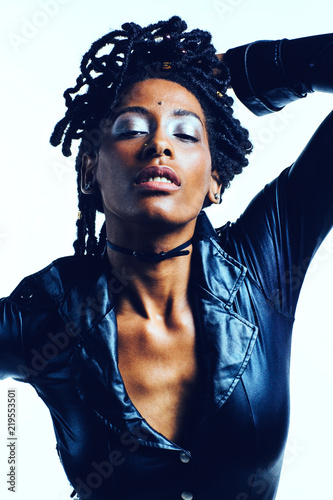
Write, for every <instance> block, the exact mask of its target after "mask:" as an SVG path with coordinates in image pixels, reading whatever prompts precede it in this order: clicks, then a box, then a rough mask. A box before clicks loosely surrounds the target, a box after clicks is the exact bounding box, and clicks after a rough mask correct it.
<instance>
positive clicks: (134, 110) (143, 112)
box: [112, 106, 204, 127]
mask: <svg viewBox="0 0 333 500" xmlns="http://www.w3.org/2000/svg"><path fill="white" fill-rule="evenodd" d="M125 113H138V114H140V115H144V116H148V115H149V111H148V109H146V108H143V107H141V106H126V107H125V108H122V109H119V110H118V111H115V113H114V115H113V117H112V118H113V120H116V119H117V118H118V117H119V116H121V115H123V114H125ZM172 114H173V116H193V117H194V118H196V119H197V120H199V122H200V123H201V125H202V126H203V127H204V124H203V122H202V120H201V118H200V116H199V115H197V114H196V113H193V111H188V110H186V109H175V110H174V111H173V113H172Z"/></svg>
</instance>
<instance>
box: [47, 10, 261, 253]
mask: <svg viewBox="0 0 333 500" xmlns="http://www.w3.org/2000/svg"><path fill="white" fill-rule="evenodd" d="M186 29H187V25H186V23H185V22H184V21H183V20H181V19H180V18H179V17H176V16H174V17H172V18H171V19H169V20H168V21H160V22H158V23H156V24H151V25H149V26H147V27H141V26H139V25H138V24H135V23H126V24H124V25H123V26H122V30H116V31H112V32H110V33H108V34H106V35H105V36H103V37H102V38H100V39H99V40H97V41H96V42H94V43H93V44H92V46H91V48H90V50H89V51H88V52H87V53H86V54H85V55H84V56H83V58H82V62H81V74H80V75H79V77H78V78H77V80H76V85H75V86H74V87H71V88H68V89H67V90H66V91H65V92H64V97H65V101H66V106H67V112H66V114H65V116H64V118H63V119H62V120H60V121H59V122H58V123H57V124H56V126H55V128H54V131H53V133H52V135H51V139H50V142H51V144H52V145H53V146H58V145H59V144H60V143H61V142H62V152H63V154H64V155H65V156H70V155H71V145H72V141H73V140H74V139H80V140H81V142H80V146H79V152H78V155H77V158H76V170H77V189H78V198H79V202H78V205H79V217H78V220H77V239H76V241H75V242H74V249H75V254H77V255H83V254H84V253H87V254H88V255H98V254H100V253H101V252H102V250H103V248H104V244H105V228H104V227H103V228H102V231H101V234H100V236H99V240H97V238H96V235H95V219H96V211H97V210H98V211H102V210H103V208H102V205H101V199H100V195H99V193H95V194H94V195H85V194H84V193H82V191H81V162H82V155H83V154H84V153H86V154H91V155H94V154H96V153H97V152H98V148H99V145H100V144H101V140H102V137H103V132H102V130H103V121H104V120H105V118H106V117H107V116H108V115H110V112H111V110H112V109H113V108H114V107H115V106H116V105H117V104H118V103H119V100H120V98H121V96H122V94H123V93H124V92H125V91H126V88H128V87H129V86H130V85H132V84H134V83H136V82H138V81H142V80H146V79H149V78H163V79H167V80H171V81H174V82H176V83H179V84H180V85H182V86H183V87H185V88H187V89H188V90H189V91H190V92H192V93H193V94H194V95H195V96H196V98H197V99H198V100H199V102H200V104H201V106H202V108H203V111H204V113H205V116H206V122H207V131H208V138H209V146H210V152H211V157H212V165H213V169H215V170H216V171H217V172H218V174H219V176H220V179H221V182H222V189H224V188H226V187H228V186H229V184H230V181H231V180H232V179H233V178H234V176H235V174H239V173H241V171H242V169H243V167H245V166H246V165H247V164H248V160H247V158H246V157H245V156H246V155H247V154H248V153H250V152H251V149H252V145H251V143H250V141H249V139H248V131H247V130H246V129H244V128H243V127H241V125H240V123H239V121H238V120H237V119H236V118H234V116H233V110H232V107H231V106H232V103H233V99H232V98H231V97H230V96H228V95H227V94H226V91H227V88H228V85H229V82H230V76H229V72H228V68H227V67H226V65H225V64H224V63H223V62H222V61H220V60H219V59H218V57H217V56H216V50H215V48H214V46H213V45H212V44H211V35H210V33H208V32H206V31H202V30H199V29H195V30H193V31H190V32H186V31H185V30H186Z"/></svg>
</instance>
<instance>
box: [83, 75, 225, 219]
mask: <svg viewBox="0 0 333 500" xmlns="http://www.w3.org/2000/svg"><path fill="white" fill-rule="evenodd" d="M83 179H84V182H86V181H87V180H90V181H91V180H93V182H95V183H97V185H98V188H99V190H100V192H101V195H102V200H103V205H104V213H105V216H106V219H107V220H108V218H109V219H114V220H116V219H118V220H119V219H121V221H122V222H123V223H126V222H128V223H130V222H131V221H132V222H135V223H140V224H150V225H151V226H152V227H153V226H156V225H158V227H161V224H162V225H163V224H167V225H170V224H171V225H183V224H186V223H188V222H190V221H192V220H194V219H195V218H196V217H197V215H198V214H199V212H200V210H201V208H202V206H203V205H204V203H205V202H214V193H216V192H218V190H219V189H218V188H219V186H218V184H217V181H216V176H215V175H214V177H212V171H211V156H210V151H209V146H208V137H207V131H206V126H205V116H204V113H203V110H202V108H201V105H200V103H199V101H198V100H197V99H196V97H195V96H194V95H193V94H192V93H191V92H189V91H188V90H187V89H185V88H184V87H182V86H181V85H179V84H177V83H174V82H170V81H168V80H161V79H150V80H145V81H142V82H139V83H136V84H135V85H133V86H132V87H130V88H129V89H128V91H127V92H126V93H125V94H124V95H123V97H122V99H121V104H120V105H119V106H118V108H117V109H116V110H115V112H114V113H113V115H112V116H111V119H110V123H109V124H108V126H107V128H106V129H105V132H104V138H103V141H102V144H101V147H100V150H99V154H98V157H97V159H96V160H94V159H93V158H89V157H85V158H84V161H83ZM111 222H113V221H111Z"/></svg>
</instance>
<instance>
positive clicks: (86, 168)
mask: <svg viewBox="0 0 333 500" xmlns="http://www.w3.org/2000/svg"><path fill="white" fill-rule="evenodd" d="M97 163H98V156H97V155H96V156H90V155H86V154H84V155H83V156H82V163H81V191H82V193H84V194H92V193H94V192H95V191H96V187H97V185H96V177H95V174H96V167H97Z"/></svg>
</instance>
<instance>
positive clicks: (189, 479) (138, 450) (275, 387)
mask: <svg viewBox="0 0 333 500" xmlns="http://www.w3.org/2000/svg"><path fill="white" fill-rule="evenodd" d="M319 38H320V37H315V39H313V44H315V43H317V41H318V39H319ZM332 40H333V37H332V36H331V41H332ZM270 43H272V44H274V43H275V42H265V44H266V45H265V44H264V45H263V47H264V49H265V50H263V52H262V54H263V60H264V59H265V57H266V56H265V53H266V54H268V52H269V51H268V45H269V44H270ZM285 43H286V42H285ZM304 43H308V39H306V42H304ZM267 44H268V45H267ZM324 45H325V47H326V46H327V40H326V41H324ZM258 47H259V45H256V46H255V49H256V50H257V48H258ZM270 47H271V46H270ZM275 47H277V44H276V43H275ZM266 49H267V50H266ZM246 50H249V49H248V48H245V49H244V50H243V48H240V49H234V51H235V52H234V53H233V51H230V52H229V53H227V56H226V60H227V62H228V64H229V65H230V68H231V71H232V76H233V78H236V77H235V74H236V73H235V71H236V70H233V64H234V63H233V62H232V61H236V59H237V58H239V57H243V55H242V56H240V54H244V51H245V52H246ZM275 50H276V49H275ZM329 50H330V49H329ZM242 51H243V52H242ZM265 51H266V52H265ZM321 51H322V48H320V52H321ZM317 55H318V54H317ZM325 57H326V56H325ZM319 59H320V58H319ZM256 60H257V58H256ZM317 60H318V58H317ZM330 60H331V61H332V60H333V58H332V57H331V59H330ZM320 61H321V59H320ZM274 64H276V62H274ZM325 64H327V62H325ZM241 66H242V63H241V61H240V59H239V61H238V64H237V65H236V66H235V67H237V68H238V67H241ZM331 68H332V65H331ZM311 71H313V69H311ZM247 74H249V72H247ZM323 74H324V75H326V73H325V71H323ZM332 74H333V72H332ZM332 74H331V78H332ZM259 80H260V78H259ZM296 84H297V85H298V83H297V82H296V83H295V85H296ZM234 85H235V87H237V86H236V84H234ZM281 85H282V84H281ZM306 85H307V86H308V87H307V91H311V90H313V89H312V88H311V87H309V85H310V84H309V82H307V84H306ZM268 87H269V85H268V86H267V88H268ZM282 87H283V85H282ZM282 87H281V88H282ZM288 88H289V89H291V90H289V91H288V92H289V94H290V97H292V98H293V97H294V96H295V90H293V89H294V87H288ZM331 88H332V87H331ZM251 89H252V90H251V92H252V91H253V92H252V94H253V95H252V96H249V93H248V98H245V97H244V95H241V98H242V99H243V100H244V102H246V104H247V105H249V106H250V107H251V102H250V101H251V99H252V100H253V102H255V103H256V106H261V104H260V103H264V106H263V107H264V108H265V109H266V111H267V110H268V108H269V106H271V108H272V107H273V106H274V107H276V108H278V107H279V106H278V98H277V96H278V93H279V91H278V90H276V89H275V90H274V91H273V90H272V88H270V89H268V91H267V95H265V94H262V93H261V94H260V92H257V93H256V92H255V85H254V83H253V84H251ZM243 90H244V89H243ZM243 90H242V89H237V88H236V91H237V92H239V93H240V94H241V93H242V92H243ZM326 90H328V89H327V88H326ZM303 91H304V88H303ZM288 92H287V91H286V90H285V91H281V89H280V94H281V95H283V100H282V101H281V102H280V104H281V105H283V104H285V103H286V96H287V94H288ZM246 99H248V100H247V101H246ZM273 101H274V103H273ZM258 103H259V104H258ZM280 107H281V106H280ZM260 109H262V108H260ZM254 110H255V111H258V110H256V109H254ZM332 133H333V115H332V114H330V115H329V116H328V117H327V118H326V120H325V121H324V123H323V124H322V125H321V126H320V128H319V129H318V131H317V132H316V133H315V135H314V137H313V138H312V140H311V141H310V143H309V144H308V146H307V147H306V149H305V150H304V151H303V153H302V154H301V155H300V157H299V158H298V160H297V161H296V162H295V163H294V164H293V165H292V167H291V168H288V169H286V170H284V171H283V172H282V173H281V175H280V176H279V177H278V178H277V179H276V180H274V181H273V182H272V183H271V184H269V185H267V186H266V187H265V188H264V189H263V191H262V192H260V193H259V194H258V195H257V196H256V198H255V199H254V200H253V201H252V202H251V204H250V205H249V207H248V208H247V209H246V210H245V212H244V213H243V215H242V216H241V217H240V218H239V219H238V220H237V222H235V223H233V224H227V225H225V226H224V227H222V228H220V229H218V230H217V231H215V230H214V229H213V228H212V226H211V224H210V223H209V221H208V219H207V217H206V215H205V214H204V213H202V214H200V216H199V218H198V221H197V226H196V232H195V236H194V241H193V257H192V259H193V260H192V275H191V282H190V286H191V296H192V300H193V304H194V307H193V311H194V314H195V324H196V329H197V360H198V370H199V375H200V377H199V379H200V386H199V387H198V389H197V397H196V401H197V407H196V408H195V411H194V412H193V417H192V419H191V421H190V422H189V423H188V426H187V430H186V433H185V434H184V435H183V437H182V440H181V442H178V443H177V444H176V443H173V442H171V441H169V440H168V439H166V438H165V437H164V436H163V435H161V434H159V433H158V432H157V431H155V430H154V429H153V428H152V427H150V426H149V425H148V423H147V422H146V421H145V420H144V419H143V418H142V417H141V415H140V414H139V413H138V411H137V410H136V408H135V407H134V406H133V404H132V403H131V401H130V399H129V398H128V396H127V394H126V391H125V388H124V385H123V383H122V379H121V376H120V373H119V370H118V368H117V327H116V316H115V311H114V296H115V295H116V294H118V293H121V291H122V290H123V289H124V287H126V284H127V283H128V281H129V280H130V279H131V277H130V276H128V275H127V273H126V269H110V267H109V265H108V261H107V258H106V256H104V257H103V258H101V259H97V258H90V257H66V258H62V259H59V260H57V261H55V262H53V263H52V264H51V265H50V266H48V267H47V268H46V269H44V270H42V271H40V272H39V273H37V274H34V275H33V276H30V277H27V278H25V279H24V280H23V281H22V282H21V284H20V285H19V286H18V287H17V288H16V290H14V292H13V293H12V294H11V295H10V296H9V297H8V298H6V299H2V300H1V301H0V321H1V331H0V375H1V376H2V377H5V376H11V377H14V378H15V379H18V380H22V381H25V382H28V383H30V384H32V385H33V387H34V388H35V389H36V391H37V393H38V394H39V396H40V397H41V398H42V399H43V401H44V402H45V404H46V405H47V407H48V408H49V410H50V413H51V417H52V420H53V424H54V429H55V434H56V439H57V447H58V452H59V456H60V458H61V460H62V463H63V466H64V469H65V471H66V474H67V476H68V478H69V480H70V482H71V484H72V485H73V487H74V488H75V489H76V491H77V493H78V495H79V496H80V498H81V499H82V500H83V499H86V498H89V499H91V500H110V499H117V500H118V499H119V500H120V499H126V500H129V499H131V500H153V499H154V500H155V499H158V500H179V499H191V498H193V499H194V500H207V499H208V498H212V499H216V500H220V499H222V500H249V499H251V500H259V499H260V500H272V499H273V498H274V497H275V494H276V491H277V486H278V481H279V475H280V470H281V464H282V459H283V451H284V446H285V442H286V436H287V430H288V419H289V358H290V344H291V331H292V326H293V319H294V312H295V307H296V303H297V299H298V295H299V291H300V287H301V284H302V281H303V277H304V274H305V272H306V269H307V267H308V265H309V263H310V261H311V258H312V257H313V255H314V253H315V251H316V250H317V248H318V246H319V245H320V243H321V241H322V240H323V238H324V237H325V236H326V234H327V233H328V231H329V230H330V229H331V227H332V221H333V202H332V201H333V169H332V167H333V165H332V155H331V141H332ZM314 170H315V181H313V177H314V175H313V172H314ZM309 200H311V203H309Z"/></svg>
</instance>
